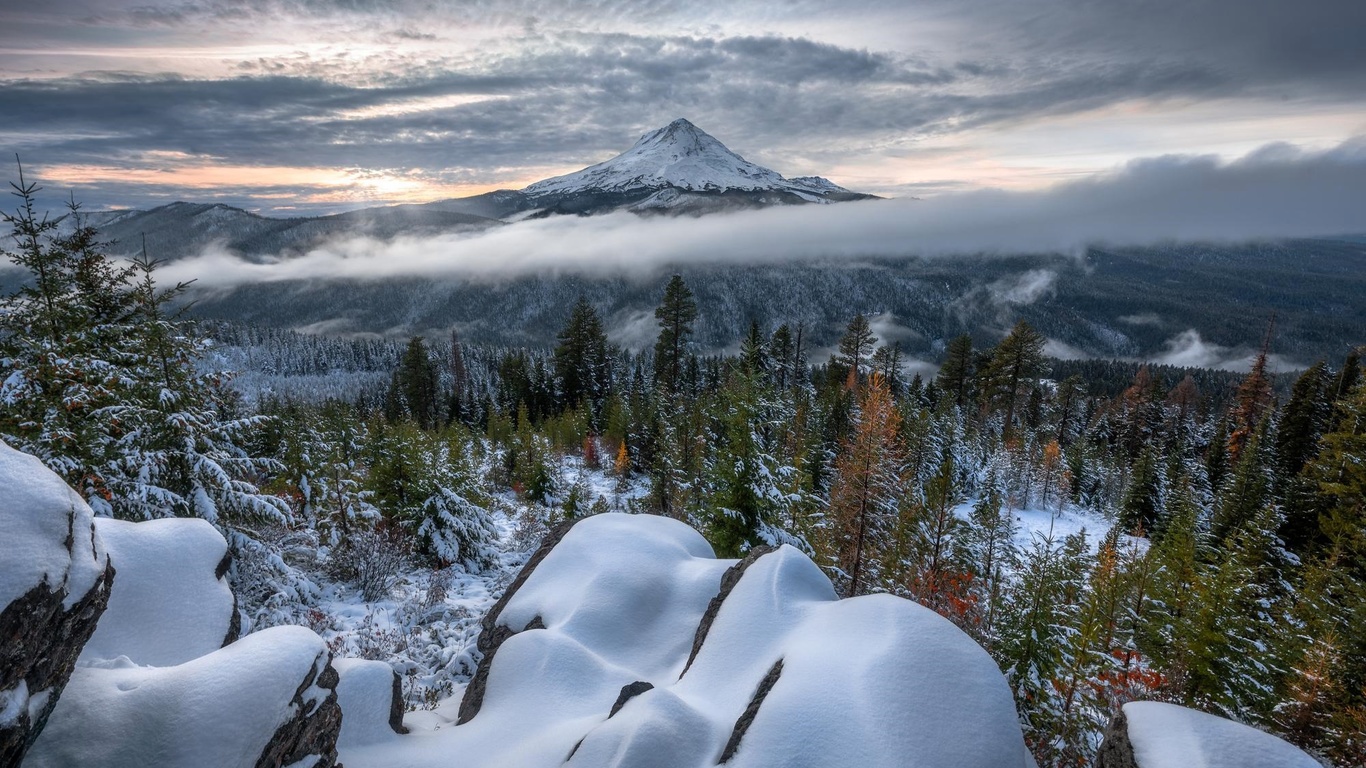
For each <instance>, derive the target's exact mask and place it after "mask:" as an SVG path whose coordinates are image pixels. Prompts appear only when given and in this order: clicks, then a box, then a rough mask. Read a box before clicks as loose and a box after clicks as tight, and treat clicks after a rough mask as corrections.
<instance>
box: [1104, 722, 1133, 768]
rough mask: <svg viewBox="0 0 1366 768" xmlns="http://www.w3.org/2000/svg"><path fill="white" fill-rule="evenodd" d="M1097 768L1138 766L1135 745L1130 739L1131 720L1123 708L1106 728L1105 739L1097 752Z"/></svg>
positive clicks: (1131, 767) (1129, 767)
mask: <svg viewBox="0 0 1366 768" xmlns="http://www.w3.org/2000/svg"><path fill="white" fill-rule="evenodd" d="M1096 768H1138V763H1136V762H1134V745H1133V743H1131V742H1130V741H1129V721H1128V719H1127V718H1125V717H1124V710H1122V709H1121V710H1120V711H1119V713H1118V714H1116V715H1115V717H1114V719H1113V720H1111V721H1110V726H1109V727H1108V728H1106V729H1105V740H1104V741H1102V742H1101V743H1100V749H1099V750H1098V751H1097V752H1096Z"/></svg>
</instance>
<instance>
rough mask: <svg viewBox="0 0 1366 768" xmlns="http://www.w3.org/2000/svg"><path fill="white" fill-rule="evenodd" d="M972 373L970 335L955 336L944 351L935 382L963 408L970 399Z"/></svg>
mask: <svg viewBox="0 0 1366 768" xmlns="http://www.w3.org/2000/svg"><path fill="white" fill-rule="evenodd" d="M973 373H974V371H973V354H972V337H971V336H969V335H967V334H963V335H962V336H955V337H954V338H953V340H952V341H950V342H949V346H948V349H947V351H946V352H945V353H944V363H943V365H941V366H940V367H939V374H938V376H937V377H936V378H935V382H936V383H937V384H938V385H939V390H940V391H941V392H944V393H945V394H947V395H949V396H951V397H952V398H953V402H954V404H955V405H957V406H958V407H959V408H964V407H966V406H967V404H968V403H969V402H970V401H971V400H972V391H971V389H970V387H971V385H972V380H973Z"/></svg>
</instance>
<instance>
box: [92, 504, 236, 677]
mask: <svg viewBox="0 0 1366 768" xmlns="http://www.w3.org/2000/svg"><path fill="white" fill-rule="evenodd" d="M95 528H96V530H97V531H98V532H99V536H100V539H101V540H102V541H103V542H104V546H105V548H106V549H107V550H108V552H109V559H110V561H111V562H112V563H113V564H114V567H115V569H117V571H118V580H117V582H116V583H115V584H114V587H113V589H112V590H111V593H110V596H109V609H108V610H106V611H105V613H104V615H103V616H101V617H100V621H99V626H98V628H97V629H96V630H95V635H94V637H92V638H90V642H88V643H86V646H85V651H84V652H83V653H82V654H81V661H82V662H87V661H93V660H95V659H115V658H118V657H120V656H126V657H128V659H130V660H131V661H132V662H133V663H135V664H140V665H144V666H154V667H171V666H175V665H177V664H183V663H185V662H187V661H190V660H192V659H197V658H199V657H200V656H203V655H204V654H207V653H212V652H213V651H216V650H218V649H219V648H221V647H223V646H224V645H227V644H228V643H230V642H232V641H233V640H236V639H237V634H238V630H239V628H240V625H239V622H238V619H237V604H236V600H235V599H234V598H233V594H232V589H231V588H230V587H229V586H228V582H227V578H226V572H227V566H228V559H227V553H228V543H227V541H226V540H224V538H223V535H222V534H221V533H219V532H218V530H217V529H216V528H214V527H213V526H212V525H210V524H209V523H208V522H207V521H205V520H199V519H187V518H169V519H165V520H148V521H146V522H140V523H130V522H125V521H123V520H111V519H108V518H101V519H98V520H96V521H95Z"/></svg>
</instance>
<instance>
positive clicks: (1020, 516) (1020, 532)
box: [953, 499, 1115, 552]
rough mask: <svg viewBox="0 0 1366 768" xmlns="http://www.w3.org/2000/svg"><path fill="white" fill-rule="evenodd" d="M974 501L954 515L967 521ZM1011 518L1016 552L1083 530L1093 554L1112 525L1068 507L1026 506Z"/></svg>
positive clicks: (1089, 511)
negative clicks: (1040, 539)
mask: <svg viewBox="0 0 1366 768" xmlns="http://www.w3.org/2000/svg"><path fill="white" fill-rule="evenodd" d="M977 501H978V500H977V499H969V500H968V501H965V502H963V503H962V504H959V505H958V506H957V507H954V510H953V512H954V514H955V515H957V516H958V517H959V518H961V519H963V520H968V519H970V518H971V516H972V509H973V507H975V506H977ZM1009 511H1010V514H1011V516H1012V517H1014V518H1015V526H1016V527H1015V546H1017V547H1019V548H1020V549H1025V548H1027V547H1029V546H1030V545H1031V544H1032V543H1033V542H1034V541H1035V539H1036V538H1037V537H1041V536H1051V537H1052V538H1053V540H1054V541H1056V542H1061V541H1062V540H1063V539H1065V538H1067V537H1068V536H1073V535H1075V534H1078V533H1081V532H1082V531H1083V530H1084V531H1086V543H1087V544H1088V545H1089V546H1090V547H1091V550H1092V551H1093V552H1094V551H1095V550H1096V548H1097V547H1098V546H1099V544H1100V541H1101V539H1103V538H1105V534H1106V533H1107V532H1108V531H1109V530H1110V528H1111V527H1113V526H1114V524H1115V521H1114V520H1112V519H1110V518H1108V517H1106V516H1105V515H1104V514H1102V513H1100V512H1098V511H1096V510H1093V509H1082V508H1079V507H1073V506H1070V505H1064V506H1063V507H1062V508H1061V509H1059V508H1058V507H1051V506H1050V507H1048V508H1046V509H1045V508H1040V507H1028V508H1025V509H1011V510H1009Z"/></svg>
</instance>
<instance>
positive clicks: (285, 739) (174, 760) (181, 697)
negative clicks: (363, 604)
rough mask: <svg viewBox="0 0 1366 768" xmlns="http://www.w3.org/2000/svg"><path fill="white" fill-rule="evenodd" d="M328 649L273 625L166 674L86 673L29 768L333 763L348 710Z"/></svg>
mask: <svg viewBox="0 0 1366 768" xmlns="http://www.w3.org/2000/svg"><path fill="white" fill-rule="evenodd" d="M330 661H331V654H330V653H329V651H328V649H327V646H326V645H325V644H324V643H323V641H322V639H321V638H319V637H318V636H317V635H316V634H314V633H313V632H312V631H310V630H308V629H305V628H302V627H273V628H271V629H266V630H263V631H261V632H257V633H255V634H251V635H247V636H246V637H244V638H242V639H240V640H238V641H237V642H235V643H232V644H231V645H228V646H227V647H225V648H222V649H220V650H217V651H214V652H213V653H210V654H207V655H204V656H201V657H199V658H196V659H193V660H191V661H187V662H185V663H183V664H179V665H176V666H169V667H143V666H138V665H137V664H135V663H134V662H132V661H131V660H130V659H128V658H127V657H120V658H118V659H113V660H97V661H94V662H91V663H90V665H89V666H81V667H79V668H77V670H76V672H75V673H74V674H73V675H72V677H71V682H70V683H69V684H68V686H67V690H66V694H65V695H64V696H63V697H62V700H61V702H60V703H59V704H58V706H57V708H56V710H55V711H54V712H53V713H52V717H51V719H50V720H49V721H48V727H47V728H46V729H45V730H44V732H43V734H42V736H40V737H39V739H38V740H37V742H36V743H34V745H33V748H32V750H31V751H30V752H29V755H28V758H27V760H26V761H25V763H24V765H25V766H26V767H28V768H46V767H48V766H51V767H52V768H56V767H57V766H71V765H80V766H84V767H85V768H115V767H116V766H130V765H135V766H139V768H173V767H175V766H189V765H193V766H197V767H198V768H267V767H272V768H278V767H279V766H287V765H294V764H301V765H307V766H310V767H311V768H327V767H328V766H333V765H335V764H336V759H337V751H336V749H337V737H338V734H339V733H340V730H341V720H342V714H341V708H340V707H339V706H338V703H337V691H336V687H337V682H338V675H337V671H336V669H334V668H333V667H332V665H331V663H330Z"/></svg>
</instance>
